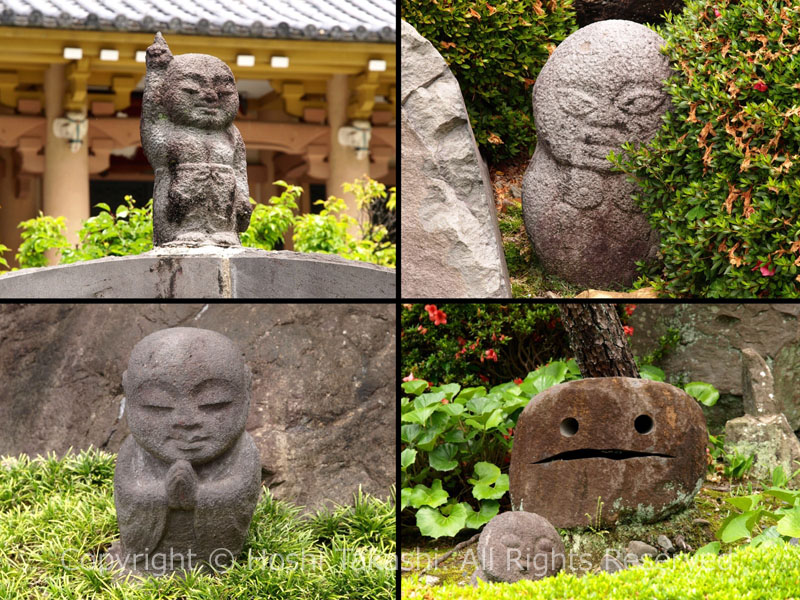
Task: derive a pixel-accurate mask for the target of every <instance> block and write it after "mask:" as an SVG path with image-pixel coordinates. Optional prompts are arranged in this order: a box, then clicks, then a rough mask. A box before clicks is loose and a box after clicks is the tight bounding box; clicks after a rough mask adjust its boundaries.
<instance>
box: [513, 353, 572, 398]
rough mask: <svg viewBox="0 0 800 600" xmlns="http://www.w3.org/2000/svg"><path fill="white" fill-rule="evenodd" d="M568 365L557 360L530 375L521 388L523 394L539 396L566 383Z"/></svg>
mask: <svg viewBox="0 0 800 600" xmlns="http://www.w3.org/2000/svg"><path fill="white" fill-rule="evenodd" d="M567 370H568V369H567V363H565V362H563V361H560V360H557V361H553V362H551V363H550V364H549V365H545V366H543V367H539V368H538V369H536V370H535V371H533V372H532V373H528V376H527V377H526V378H525V381H523V382H522V385H521V386H520V388H521V389H522V391H523V392H527V393H533V394H538V393H539V392H543V391H544V390H546V389H548V388H551V387H553V386H554V385H557V384H559V383H561V382H562V381H564V379H565V377H566V375H567Z"/></svg>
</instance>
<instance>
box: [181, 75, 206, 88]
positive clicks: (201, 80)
mask: <svg viewBox="0 0 800 600" xmlns="http://www.w3.org/2000/svg"><path fill="white" fill-rule="evenodd" d="M183 79H192V80H193V81H194V82H195V83H198V84H200V85H206V83H207V82H206V78H205V77H203V76H202V75H200V74H199V73H186V74H185V75H184V76H183Z"/></svg>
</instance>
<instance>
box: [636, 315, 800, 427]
mask: <svg viewBox="0 0 800 600" xmlns="http://www.w3.org/2000/svg"><path fill="white" fill-rule="evenodd" d="M629 324H630V325H632V326H633V327H634V330H635V332H636V333H635V334H634V335H633V337H632V338H631V344H632V348H633V352H634V354H636V355H638V356H644V355H646V354H648V353H649V352H652V351H653V349H655V348H656V346H657V342H658V338H659V337H661V336H663V335H664V334H665V333H667V330H669V329H676V330H677V331H678V332H679V335H680V338H681V339H680V343H679V344H678V345H677V346H676V347H675V348H673V349H672V350H670V351H669V352H667V353H666V355H665V356H664V357H663V358H662V359H661V360H659V361H658V362H657V366H659V367H660V368H662V369H663V370H664V372H665V373H666V374H667V377H668V379H669V381H671V382H677V381H685V382H686V381H706V382H708V383H711V384H712V385H714V387H716V388H717V389H718V390H719V392H720V394H721V397H720V400H719V402H717V405H716V406H714V407H711V408H710V409H708V408H705V407H704V408H703V412H704V413H705V414H706V418H707V419H708V423H709V429H711V430H713V431H721V430H722V429H723V428H724V427H725V422H726V421H728V420H730V419H733V418H734V417H740V416H741V415H742V414H744V410H743V408H742V377H741V367H740V365H741V361H742V354H741V352H742V349H743V348H748V347H749V348H752V349H753V350H755V351H756V352H757V353H758V354H759V355H761V356H763V357H764V358H765V359H766V362H767V364H768V365H770V366H771V367H772V372H773V375H774V378H775V398H776V399H777V401H778V403H779V406H780V407H781V409H782V412H783V413H784V414H785V415H786V418H787V419H788V420H789V423H790V424H791V426H792V429H794V430H795V431H796V430H798V429H800V386H798V385H797V381H800V304H759V303H749V304H694V305H693V304H639V305H638V307H637V308H636V310H635V312H634V313H633V316H632V317H631V318H630V322H629Z"/></svg>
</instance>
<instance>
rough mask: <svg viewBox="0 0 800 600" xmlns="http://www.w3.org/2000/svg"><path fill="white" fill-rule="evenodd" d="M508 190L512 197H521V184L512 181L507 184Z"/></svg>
mask: <svg viewBox="0 0 800 600" xmlns="http://www.w3.org/2000/svg"><path fill="white" fill-rule="evenodd" d="M508 191H509V192H511V197H512V198H522V186H519V185H516V184H514V183H512V184H511V185H510V186H509V188H508Z"/></svg>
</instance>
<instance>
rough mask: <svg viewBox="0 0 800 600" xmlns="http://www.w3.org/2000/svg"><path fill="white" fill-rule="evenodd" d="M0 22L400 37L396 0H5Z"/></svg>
mask: <svg viewBox="0 0 800 600" xmlns="http://www.w3.org/2000/svg"><path fill="white" fill-rule="evenodd" d="M0 25H5V26H9V25H10V26H18V27H50V28H59V29H87V30H100V31H147V32H154V31H162V32H164V33H165V34H166V33H182V34H198V35H220V36H225V37H258V38H283V39H322V40H330V39H333V40H349V41H375V42H394V41H395V35H396V34H395V30H396V18H395V1H394V0H0Z"/></svg>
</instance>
